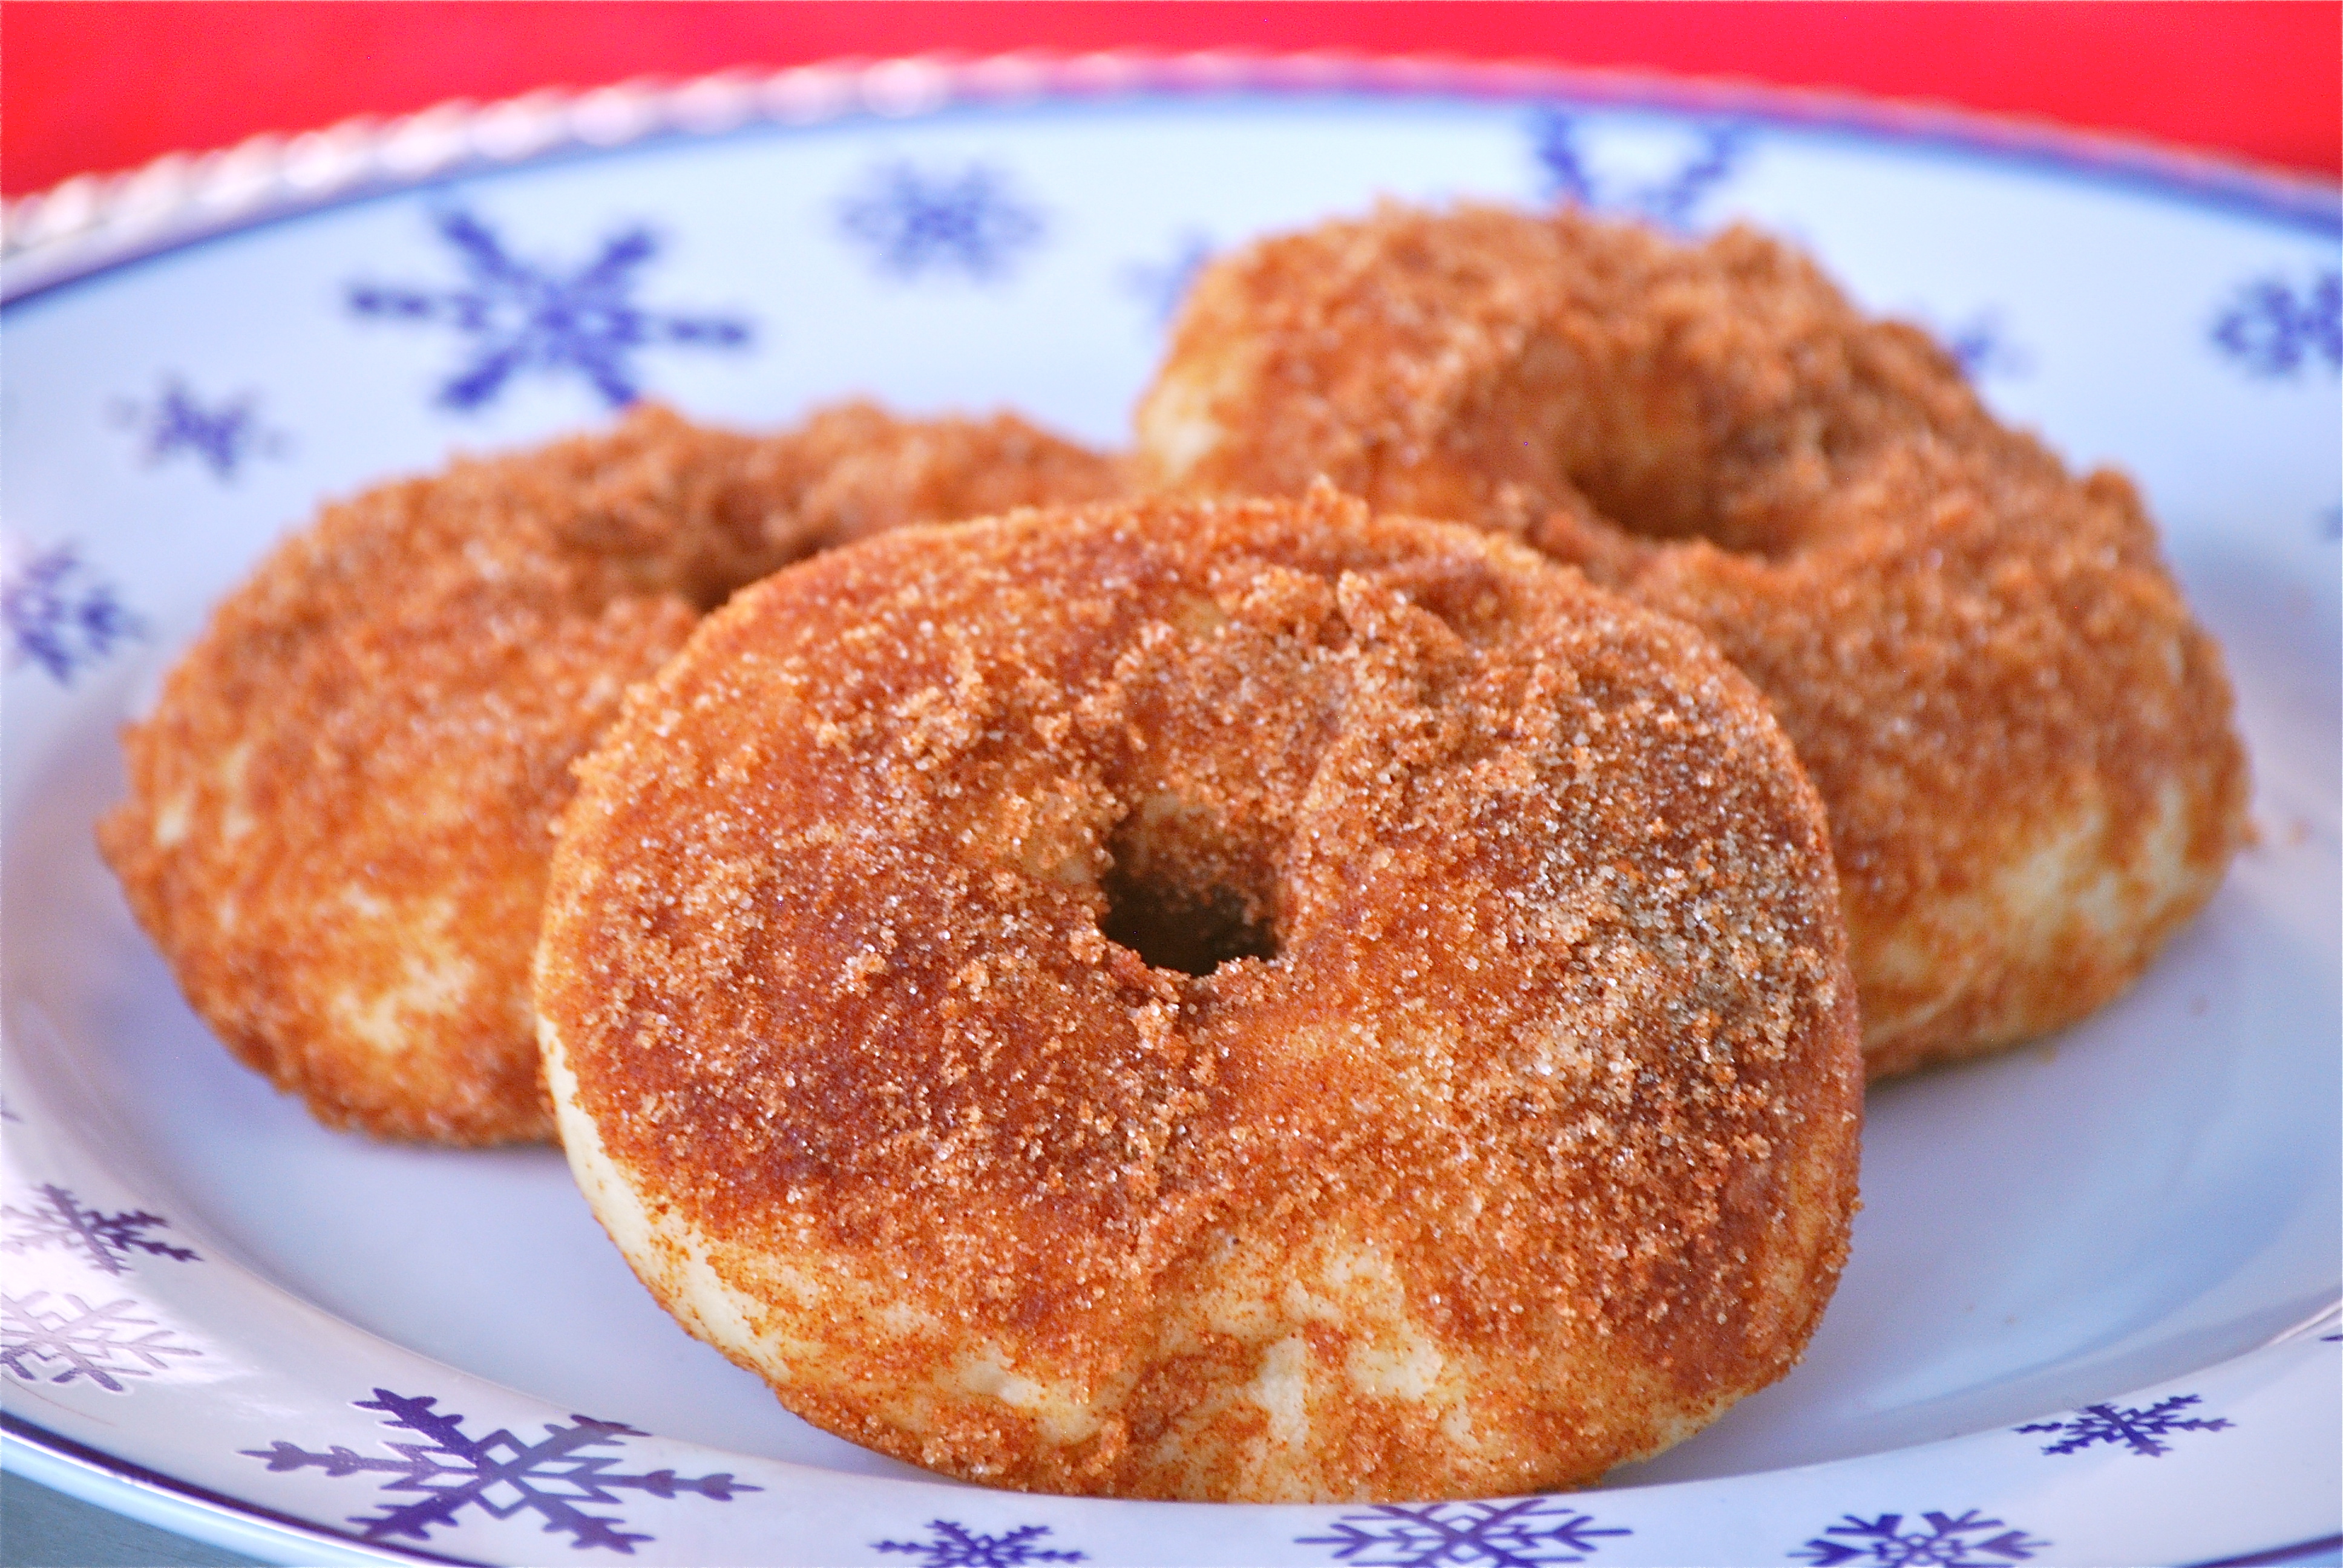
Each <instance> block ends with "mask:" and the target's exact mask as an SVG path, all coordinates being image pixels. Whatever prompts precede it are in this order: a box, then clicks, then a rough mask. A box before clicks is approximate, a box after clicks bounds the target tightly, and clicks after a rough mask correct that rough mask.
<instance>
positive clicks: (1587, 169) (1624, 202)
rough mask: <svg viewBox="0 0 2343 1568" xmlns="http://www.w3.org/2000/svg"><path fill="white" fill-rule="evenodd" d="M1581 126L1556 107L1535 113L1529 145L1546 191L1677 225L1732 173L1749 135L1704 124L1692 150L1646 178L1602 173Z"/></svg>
mask: <svg viewBox="0 0 2343 1568" xmlns="http://www.w3.org/2000/svg"><path fill="white" fill-rule="evenodd" d="M1583 132H1584V121H1582V120H1581V119H1580V117H1579V116H1575V115H1570V114H1565V113H1564V112H1563V111H1561V110H1559V109H1550V110H1547V111H1546V112H1545V113H1544V114H1541V115H1540V116H1538V118H1537V122H1536V125H1535V127H1534V130H1533V132H1532V136H1533V143H1532V145H1533V146H1534V150H1535V152H1536V154H1537V160H1538V162H1539V163H1541V164H1543V165H1544V166H1545V171H1546V176H1547V186H1548V193H1549V194H1550V195H1552V196H1554V197H1555V198H1556V199H1557V200H1561V201H1565V202H1572V203H1575V204H1576V205H1578V206H1585V207H1593V208H1595V209H1597V210H1599V211H1604V212H1614V213H1624V214H1626V215H1628V216H1634V217H1641V218H1645V219H1648V220H1650V221H1651V222H1653V223H1655V224H1658V225H1660V226H1662V227H1664V228H1672V229H1679V230H1681V229H1685V228H1689V227H1691V226H1692V219H1693V212H1694V208H1696V207H1698V206H1700V204H1701V203H1702V202H1703V201H1704V200H1705V199H1706V198H1707V196H1709V194H1710V193H1711V192H1712V191H1713V190H1715V188H1716V186H1719V185H1721V184H1723V183H1724V181H1725V179H1726V178H1727V177H1728V176H1731V175H1732V173H1733V172H1734V169H1735V166H1736V165H1738V164H1739V163H1740V161H1741V156H1742V154H1743V152H1744V151H1745V150H1746V147H1747V143H1748V136H1749V132H1748V128H1747V127H1746V126H1740V125H1735V124H1732V123H1716V124H1710V125H1707V126H1702V127H1700V130H1699V133H1698V135H1699V145H1698V146H1697V147H1696V148H1695V149H1694V151H1692V152H1691V153H1690V154H1689V155H1688V156H1684V158H1682V159H1681V160H1679V161H1678V162H1677V164H1676V166H1674V168H1673V169H1671V170H1670V171H1668V172H1667V173H1666V174H1664V175H1663V176H1660V177H1658V178H1656V179H1649V180H1646V179H1639V178H1636V177H1633V176H1625V177H1616V176H1605V175H1604V174H1603V173H1602V172H1601V171H1599V170H1598V169H1596V168H1595V167H1594V166H1593V165H1592V163H1591V161H1590V159H1589V157H1588V156H1587V152H1586V148H1585V146H1584V136H1583V134H1582V133H1583Z"/></svg>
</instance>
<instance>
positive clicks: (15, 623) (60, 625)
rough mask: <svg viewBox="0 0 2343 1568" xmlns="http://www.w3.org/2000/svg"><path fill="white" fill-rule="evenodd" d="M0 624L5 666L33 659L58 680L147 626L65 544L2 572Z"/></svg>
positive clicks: (139, 634) (65, 679) (62, 682)
mask: <svg viewBox="0 0 2343 1568" xmlns="http://www.w3.org/2000/svg"><path fill="white" fill-rule="evenodd" d="M0 626H5V628H6V629H7V636H8V664H9V667H10V668H15V667H16V666H17V665H20V664H26V663H31V664H37V665H39V666H40V667H41V668H43V669H45V670H47V671H48V672H49V676H50V678H52V679H54V680H55V681H56V682H57V683H58V684H59V685H60V686H64V685H69V684H71V682H72V680H73V678H74V674H75V671H77V670H81V669H85V668H88V667H90V666H91V665H94V664H96V662H97V661H98V660H100V659H102V658H105V657H106V655H107V654H109V653H111V652H113V651H114V648H115V647H116V645H117V644H119V643H123V642H126V641H128V640H129V639H131V638H136V637H142V636H144V635H145V634H146V627H145V626H144V624H142V623H141V622H140V620H139V619H138V618H137V617H136V616H135V615H133V614H131V613H130V611H129V610H128V608H126V607H125V606H124V605H123V603H122V601H121V600H120V599H118V598H115V596H114V588H113V585H111V584H110V583H106V582H102V581H100V580H98V579H97V578H96V577H94V576H92V575H91V573H90V571H89V568H87V567H85V566H84V565H83V564H82V559H81V556H80V554H79V553H78V552H77V551H76V550H75V548H74V547H73V546H71V545H69V544H68V545H59V546H57V547H56V548H54V549H50V550H45V551H44V552H42V553H41V554H39V555H37V556H35V557H34V558H32V559H31V560H29V561H26V562H25V563H24V564H23V565H22V566H21V567H15V566H12V567H11V568H9V569H8V570H7V571H6V572H5V573H0Z"/></svg>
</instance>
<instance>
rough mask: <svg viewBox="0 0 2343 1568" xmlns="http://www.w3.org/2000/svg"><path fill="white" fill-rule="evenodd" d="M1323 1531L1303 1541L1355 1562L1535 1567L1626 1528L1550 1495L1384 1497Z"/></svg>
mask: <svg viewBox="0 0 2343 1568" xmlns="http://www.w3.org/2000/svg"><path fill="white" fill-rule="evenodd" d="M1327 1528H1328V1529H1329V1531H1330V1532H1331V1533H1329V1534H1325V1535H1300V1536H1296V1537H1295V1538H1294V1542H1295V1544H1297V1545H1301V1546H1331V1547H1332V1548H1334V1552H1333V1560H1334V1561H1335V1562H1337V1563H1351V1564H1353V1565H1354V1568H1434V1565H1435V1564H1450V1563H1453V1564H1458V1565H1460V1568H1461V1565H1463V1564H1468V1563H1486V1564H1488V1565H1489V1568H1534V1565H1540V1564H1544V1563H1584V1561H1586V1559H1587V1557H1588V1556H1589V1555H1591V1554H1592V1553H1594V1552H1595V1551H1596V1550H1597V1549H1598V1548H1599V1547H1600V1546H1601V1545H1602V1542H1601V1541H1599V1540H1597V1539H1596V1537H1598V1536H1604V1535H1628V1534H1632V1533H1634V1532H1632V1531H1630V1530H1628V1529H1626V1528H1625V1527H1624V1526H1618V1525H1613V1526H1604V1527H1599V1528H1598V1527H1597V1526H1596V1525H1595V1523H1594V1515H1593V1514H1591V1513H1585V1512H1584V1511H1583V1510H1581V1509H1576V1508H1572V1507H1569V1506H1567V1505H1566V1504H1564V1503H1557V1502H1555V1501H1554V1499H1552V1498H1547V1497H1523V1498H1509V1499H1506V1500H1504V1501H1503V1502H1498V1503H1378V1504H1376V1505H1375V1506H1374V1507H1373V1508H1372V1509H1370V1510H1369V1511H1368V1512H1366V1513H1345V1514H1343V1515H1342V1517H1341V1518H1339V1519H1337V1520H1335V1521H1334V1523H1332V1524H1331V1525H1329V1526H1328V1527H1327Z"/></svg>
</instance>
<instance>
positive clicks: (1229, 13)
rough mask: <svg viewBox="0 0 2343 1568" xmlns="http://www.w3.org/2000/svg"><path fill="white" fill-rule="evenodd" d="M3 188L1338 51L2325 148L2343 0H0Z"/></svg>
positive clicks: (2192, 139)
mask: <svg viewBox="0 0 2343 1568" xmlns="http://www.w3.org/2000/svg"><path fill="white" fill-rule="evenodd" d="M5 45H6V46H5V54H4V55H0V103H5V115H6V120H5V143H0V188H5V191H6V192H7V193H8V194H10V195H12V196H13V195H21V194H23V193H25V192H27V191H35V190H41V189H45V188H46V187H47V186H51V185H54V184H55V183H56V182H57V181H59V180H61V179H64V178H65V177H67V176H71V175H75V174H79V173H84V172H89V171H106V170H114V169H122V168H129V167H133V166H136V165H138V164H141V163H144V162H145V161H146V160H147V159H149V158H151V157H155V156H158V155H160V154H163V153H166V152H171V151H176V150H180V149H201V148H206V147H217V146H227V145H229V144H231V143H234V142H236V141H238V140H241V139H242V138H243V137H245V136H250V135H252V134H254V133H255V132H258V131H266V130H275V131H297V130H306V129H310V128H313V127H316V126H324V125H327V124H330V123H332V122H334V121H336V120H339V119H342V118H345V117H347V116H352V115H357V114H383V115H387V114H397V113H403V112H406V111H408V110H412V109H418V108H422V107H425V106H428V105H430V104H434V103H437V102H439V101H441V100H442V99H447V98H452V97H469V98H476V99H489V98H498V97H505V96H509V95H515V94H518V93H523V92H527V91H528V90H529V89H531V88H535V87H540V86H546V85H566V86H573V87H585V86H593V85H600V84H602V83H606V82H613V81H618V80H621V79H623V78H626V77H629V76H636V75H668V76H683V75H695V74H698V73H701V72H707V71H714V70H719V69H722V68H725V67H728V66H735V65H770V66H780V65H799V64H803V63H805V62H808V61H812V60H820V59H826V58H830V57H834V56H840V55H900V54H914V53H921V52H926V51H931V50H956V51H962V52H969V53H990V52H994V51H1000V50H1006V49H1015V48H1051V49H1062V50H1091V49H1104V48H1114V47H1141V48H1152V49H1198V48H1209V47H1232V46H1233V47H1250V48H1255V49H1278V50H1291V49H1312V48H1343V49H1352V50H1359V51H1367V52H1374V53H1386V54H1416V53H1443V54H1448V55H1458V56H1462V57H1464V58H1469V59H1516V58H1517V59H1529V60H1535V61H1539V62H1543V63H1547V64H1554V65H1577V66H1598V67H1628V68H1635V69H1644V70H1656V71H1666V72H1674V73H1678V74H1683V75H1699V76H1708V77H1727V78H1740V79H1744V80H1755V81H1760V82H1768V83H1775V84H1781V85H1792V86H1800V87H1822V88H1831V89H1840V90H1852V91H1855V92H1860V93H1866V94H1871V95H1877V96H1883V97H1892V98H1902V99H1907V100H1923V101H1934V102H1938V103H1946V104H1953V105H1958V106H1965V107H1968V108H1975V109H1984V110H1987V111H1991V112H1994V113H1996V114H2003V115H2018V116H2031V117H2036V118H2041V119H2048V120H2054V121H2057V122H2061V123H2064V124H2066V125H2070V126H2082V127H2086V128H2089V129H2093V130H2101V131H2113V132H2117V133H2119V134H2126V135H2130V136H2144V137H2147V138H2150V139H2153V140H2157V141H2162V142H2167V143H2171V144H2177V145H2178V146H2186V147H2191V148H2196V149H2199V150H2211V151H2215V152H2222V153H2227V154H2231V155H2234V156H2241V157H2244V158H2247V159H2250V160H2254V161H2257V162H2260V163H2264V164H2271V165H2277V166H2282V167H2288V168H2291V169H2294V170H2297V171H2301V172H2307V173H2313V174H2316V173H2322V172H2323V173H2326V174H2328V175H2332V174H2334V173H2335V172H2337V171H2338V169H2343V94H2338V69H2337V62H2338V57H2343V5H2338V4H2336V3H2335V0H2238V3H2234V4H2205V3H2194V4H2174V3H2169V0H2158V3H2151V4H2132V3H2111V0H2098V3H2090V0H2086V3H2080V4H2075V3H2066V0H2042V3H2021V4H2001V3H1986V0H1977V3H1957V4H1938V3H1931V0H1911V3H1906V4H1896V5H1888V4H1836V3H1828V0H1809V3H1777V0H1751V3H1739V0H1727V3H1724V4H1713V3H1707V0H1677V3H1674V4H1646V3H1641V0H1630V3H1624V4H1616V3H1589V4H1555V3H1548V4H1529V3H1497V4H1492V3H1485V0H1449V3H1446V4H1436V3H1435V4H1423V3H1403V0H1393V3H1377V4H1333V3H1318V4H1303V3H1292V0H1288V3H1284V4H1269V5H1262V4H1250V3H1228V4H1187V3H1175V0H1154V3H1141V4H1103V3H1079V0H1051V3H1042V4H1019V3H1009V0H1002V3H997V4H965V3H952V0H845V3H836V0H790V3H779V4H764V3H742V0H717V3H706V0H654V3H642V0H595V3H592V4H583V3H572V4H546V3H537V0H450V3H443V4H436V5H417V4H409V3H407V0H277V3H275V4H268V5H257V4H250V3H247V0H225V3H223V0H47V3H43V4H34V3H30V0H10V3H9V4H8V5H7V7H6V11H5Z"/></svg>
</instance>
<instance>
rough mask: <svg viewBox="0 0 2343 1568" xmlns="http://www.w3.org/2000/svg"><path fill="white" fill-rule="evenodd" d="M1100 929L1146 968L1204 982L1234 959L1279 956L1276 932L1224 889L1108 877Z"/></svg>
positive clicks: (1240, 896)
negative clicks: (1175, 973) (1192, 976)
mask: <svg viewBox="0 0 2343 1568" xmlns="http://www.w3.org/2000/svg"><path fill="white" fill-rule="evenodd" d="M1105 886H1106V896H1107V907H1106V913H1105V915H1104V916H1103V917H1101V919H1100V920H1099V930H1101V931H1102V932H1104V933H1105V935H1106V939H1107V940H1109V941H1111V942H1117V943H1120V944H1121V945H1122V946H1123V947H1126V948H1129V949H1130V950H1131V951H1132V952H1135V953H1137V954H1138V955H1139V956H1140V957H1141V959H1142V960H1145V961H1146V962H1147V964H1148V966H1149V967H1150V968H1152V969H1159V970H1178V971H1179V972H1180V973H1182V974H1184V975H1194V976H1197V977H1198V978H1202V977H1203V976H1205V975H1209V974H1211V973H1212V971H1213V970H1217V969H1219V968H1220V967H1221V966H1222V964H1225V963H1233V962H1234V961H1235V960H1238V959H1260V960H1262V961H1263V962H1267V961H1268V960H1271V959H1273V958H1275V957H1276V956H1277V933H1276V931H1275V930H1273V929H1272V927H1271V926H1270V924H1269V922H1268V921H1266V920H1261V919H1259V918H1257V917H1256V916H1255V915H1254V914H1253V912H1252V910H1251V909H1250V908H1249V907H1248V906H1247V904H1246V902H1245V900H1244V898H1243V896H1242V894H1239V893H1237V892H1235V891H1234V890H1231V889H1228V888H1207V889H1203V890H1192V889H1188V888H1182V887H1179V886H1176V885H1174V884H1172V883H1168V882H1163V881H1159V880H1156V879H1152V878H1144V877H1123V876H1115V875H1110V876H1109V877H1108V878H1107V879H1106V883H1105Z"/></svg>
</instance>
